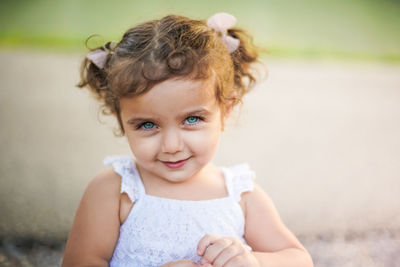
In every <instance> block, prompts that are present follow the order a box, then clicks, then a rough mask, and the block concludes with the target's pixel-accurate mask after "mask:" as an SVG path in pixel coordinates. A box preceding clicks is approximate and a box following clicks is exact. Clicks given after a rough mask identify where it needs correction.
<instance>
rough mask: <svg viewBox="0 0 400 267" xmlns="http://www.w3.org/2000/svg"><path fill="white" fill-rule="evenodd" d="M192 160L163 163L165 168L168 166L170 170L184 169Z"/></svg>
mask: <svg viewBox="0 0 400 267" xmlns="http://www.w3.org/2000/svg"><path fill="white" fill-rule="evenodd" d="M189 159H190V158H187V159H183V160H179V161H173V162H172V161H161V162H162V163H163V164H164V165H165V166H167V167H168V168H170V169H179V168H182V167H183V166H184V165H185V164H186V162H187V161H188V160H189Z"/></svg>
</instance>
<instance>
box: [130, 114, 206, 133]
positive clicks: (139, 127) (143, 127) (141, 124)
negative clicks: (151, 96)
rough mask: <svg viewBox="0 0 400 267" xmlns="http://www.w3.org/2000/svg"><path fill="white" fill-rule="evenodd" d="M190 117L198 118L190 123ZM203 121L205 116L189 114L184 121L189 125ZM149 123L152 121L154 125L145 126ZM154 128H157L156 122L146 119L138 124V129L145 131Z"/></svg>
mask: <svg viewBox="0 0 400 267" xmlns="http://www.w3.org/2000/svg"><path fill="white" fill-rule="evenodd" d="M189 118H195V119H197V120H196V121H195V122H192V123H190V122H188V119H189ZM202 121H204V118H203V117H200V116H189V117H187V118H186V119H185V120H184V123H185V124H186V125H189V126H195V125H197V124H199V123H200V122H202ZM147 123H151V124H152V126H153V127H151V128H145V124H147ZM154 128H157V125H156V124H155V123H153V122H151V121H145V122H143V123H140V124H138V125H137V126H136V130H143V131H150V130H153V129H154Z"/></svg>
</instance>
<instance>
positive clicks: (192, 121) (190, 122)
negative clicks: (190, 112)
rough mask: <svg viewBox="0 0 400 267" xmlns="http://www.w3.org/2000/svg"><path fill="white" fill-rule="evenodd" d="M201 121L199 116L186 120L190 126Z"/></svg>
mask: <svg viewBox="0 0 400 267" xmlns="http://www.w3.org/2000/svg"><path fill="white" fill-rule="evenodd" d="M199 120H200V118H199V117H197V116H190V117H187V118H186V120H185V122H186V123H188V124H195V123H197V122H199Z"/></svg>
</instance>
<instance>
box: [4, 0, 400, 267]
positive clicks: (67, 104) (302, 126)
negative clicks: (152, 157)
mask: <svg viewBox="0 0 400 267" xmlns="http://www.w3.org/2000/svg"><path fill="white" fill-rule="evenodd" d="M221 11H224V12H229V13H231V14H233V15H235V16H236V18H237V20H238V23H237V26H239V27H242V28H244V29H246V30H248V31H249V32H250V33H251V34H253V36H254V42H255V43H256V44H257V45H258V46H260V47H261V48H264V49H265V52H263V53H262V55H261V57H262V60H263V62H264V63H265V65H266V66H267V68H268V77H267V79H265V81H263V82H262V83H260V84H259V85H258V86H257V87H256V88H255V89H254V90H253V91H252V92H251V93H249V94H248V95H247V96H246V98H245V100H244V104H243V106H242V107H241V109H240V110H238V114H236V116H234V117H233V118H232V120H231V122H230V125H229V126H228V128H227V129H226V131H225V132H224V134H223V139H222V143H221V145H220V149H219V152H218V153H217V155H216V157H215V162H216V163H217V164H218V165H221V166H230V165H233V164H236V163H240V162H243V161H246V162H248V163H249V164H250V166H251V167H252V168H253V169H254V170H255V171H256V174H257V182H258V183H259V184H260V185H261V186H262V187H263V188H264V189H265V191H266V192H267V193H268V194H269V195H270V196H271V198H272V199H273V200H274V202H275V204H276V206H277V208H278V210H279V212H280V214H281V216H282V219H283V220H284V222H285V223H286V225H287V226H288V227H289V228H290V229H291V230H292V231H293V232H294V233H295V234H296V235H297V236H298V237H299V239H300V240H301V241H302V242H303V243H304V245H305V246H306V247H307V249H308V250H309V251H310V253H311V254H312V256H313V258H314V261H315V265H316V266H394V267H395V266H400V138H399V136H400V34H399V33H400V1H398V0H382V1H373V0H353V1H344V0H337V1H324V0H318V1H317V0H292V1H289V0H279V1H278V0H263V1H261V0H248V1H236V0H229V1H211V0H205V1H188V0H186V1H183V0H170V1H161V0H157V1H144V2H143V1H134V0H131V1H128V0H116V1H104V0H96V1H89V0H86V1H85V0H80V1H78V0H70V1H60V0H52V1H50V0H31V1H27V0H14V1H10V0H1V1H0V25H1V26H0V122H1V131H0V136H1V143H0V144H1V145H0V153H1V154H0V157H1V162H0V266H59V265H60V263H61V259H62V254H63V250H64V244H65V240H66V238H67V235H68V231H69V228H70V227H71V223H72V220H73V216H74V212H75V210H76V208H77V205H78V203H79V200H80V198H81V196H82V193H83V191H84V189H85V187H86V185H87V184H88V182H89V181H90V179H91V178H92V177H93V176H94V175H95V174H96V173H97V172H98V171H100V170H101V169H102V168H104V167H103V165H102V160H103V158H104V157H105V156H107V155H113V154H129V153H130V152H129V148H128V146H127V143H126V141H125V140H124V138H118V137H114V135H113V131H114V130H115V129H116V123H115V122H114V121H113V119H112V118H108V117H104V116H102V115H101V114H100V112H99V104H98V103H97V102H96V101H95V100H94V99H93V98H92V97H91V96H90V94H89V93H88V92H86V91H85V90H80V89H77V88H76V87H75V85H76V84H77V83H78V81H79V67H80V63H81V61H82V59H83V58H84V56H85V54H86V53H87V50H86V47H85V40H86V39H87V38H88V37H89V36H90V35H92V34H99V35H100V36H101V37H99V38H96V39H94V42H95V43H93V44H92V43H91V44H89V45H99V44H100V45H102V44H103V43H105V42H107V41H111V40H113V41H119V40H120V38H121V36H122V34H123V33H124V32H125V31H126V30H127V29H128V28H129V27H131V26H134V25H136V24H138V23H140V22H143V21H146V20H149V19H156V18H161V17H162V16H164V15H167V14H181V15H185V16H189V17H193V18H197V19H206V18H207V17H209V16H211V15H213V14H214V13H216V12H221ZM96 42H98V43H96Z"/></svg>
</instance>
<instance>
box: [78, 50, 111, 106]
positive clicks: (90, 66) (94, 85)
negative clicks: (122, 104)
mask: <svg viewBox="0 0 400 267" xmlns="http://www.w3.org/2000/svg"><path fill="white" fill-rule="evenodd" d="M80 75H81V80H80V82H79V83H78V84H77V86H78V87H79V88H84V87H86V88H88V89H89V90H90V91H91V92H92V93H94V94H95V96H96V97H97V98H99V99H103V97H104V95H105V90H107V72H106V71H105V70H104V69H100V68H99V67H98V66H96V65H95V64H94V63H93V62H92V61H91V60H89V59H88V58H86V57H85V59H84V60H83V62H82V65H81V70H80Z"/></svg>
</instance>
